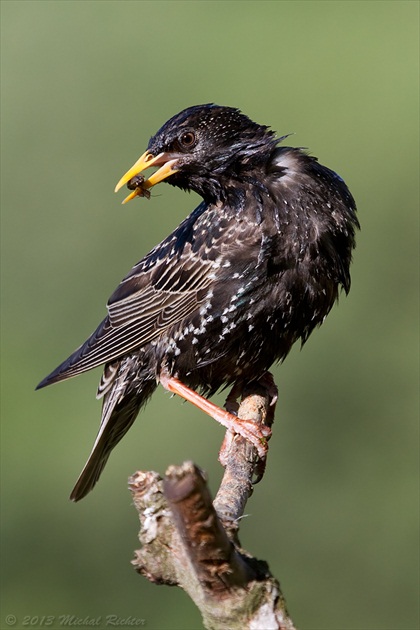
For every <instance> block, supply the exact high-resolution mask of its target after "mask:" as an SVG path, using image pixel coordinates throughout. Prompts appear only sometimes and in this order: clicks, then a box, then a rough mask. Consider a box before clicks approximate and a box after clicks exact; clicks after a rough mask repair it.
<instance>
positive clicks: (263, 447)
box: [159, 368, 271, 458]
mask: <svg viewBox="0 0 420 630" xmlns="http://www.w3.org/2000/svg"><path fill="white" fill-rule="evenodd" d="M159 381H160V383H161V384H162V386H163V387H164V388H165V389H166V390H168V391H169V392H172V393H173V394H178V396H181V397H182V398H184V399H185V400H188V402H190V403H192V404H193V405H195V406H196V407H198V408H199V409H201V410H202V411H204V413H207V414H208V415H209V416H211V417H212V418H214V419H215V420H217V422H219V423H220V424H221V425H223V426H224V427H226V429H228V430H229V431H231V432H232V433H239V435H242V437H244V438H245V439H246V440H248V441H249V442H251V443H252V444H253V445H254V446H255V448H256V449H257V451H258V455H259V456H260V457H261V458H264V457H265V456H266V454H267V450H268V445H267V439H268V438H269V437H270V435H271V429H270V428H269V427H267V426H264V425H258V426H257V425H256V424H255V422H252V420H245V419H242V418H237V417H236V416H234V415H233V414H232V413H229V412H228V411H225V410H224V409H221V408H220V407H218V406H217V405H215V404H214V403H212V402H210V400H207V399H206V398H203V396H200V394H197V392H195V391H194V390H193V389H190V388H189V387H187V386H186V385H184V383H182V382H181V381H180V380H179V379H178V378H176V377H175V376H170V374H169V373H168V371H167V369H166V368H163V369H162V370H161V373H160V376H159Z"/></svg>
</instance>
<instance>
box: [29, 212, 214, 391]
mask: <svg viewBox="0 0 420 630" xmlns="http://www.w3.org/2000/svg"><path fill="white" fill-rule="evenodd" d="M197 210H198V209H197ZM193 214H194V213H193ZM192 217H193V215H191V216H190V217H189V219H191V218H192ZM186 221H187V220H185V221H184V222H183V223H181V225H180V226H179V228H177V230H176V231H175V232H174V233H173V234H172V235H171V236H169V237H168V238H167V239H166V240H165V241H163V242H162V243H161V244H160V245H158V246H157V247H155V248H154V249H153V250H152V251H151V252H150V253H149V254H148V255H147V256H146V257H145V258H143V259H142V260H141V261H140V262H139V263H138V264H137V265H135V267H133V269H132V270H131V272H130V273H129V274H128V275H127V276H126V278H124V280H123V281H122V282H121V284H120V285H119V287H118V288H117V290H116V291H115V292H114V293H113V295H112V296H111V298H110V299H109V302H108V317H106V318H105V319H104V321H103V322H102V323H101V324H100V325H99V326H98V328H97V329H96V331H95V332H94V333H93V334H92V335H91V336H90V337H89V339H88V340H87V341H86V342H85V343H84V344H83V345H82V346H80V348H78V349H77V350H76V351H75V352H74V353H73V354H72V355H71V356H70V357H69V358H68V359H67V360H66V361H64V362H63V363H62V364H61V365H59V366H58V367H57V368H56V369H55V370H54V371H53V372H52V373H51V374H50V375H49V376H47V377H46V378H45V379H44V380H43V381H42V382H41V383H40V384H39V385H38V389H39V388H41V387H45V386H46V385H49V384H50V383H54V382H57V381H61V380H64V379H67V378H70V377H72V376H76V375H77V374H80V373H82V372H85V371H87V370H90V369H92V368H94V367H97V366H99V365H101V364H104V363H107V362H110V361H113V360H114V359H116V358H118V357H121V356H122V355H124V354H126V353H128V352H130V351H131V350H133V349H135V348H138V347H141V346H144V345H145V344H146V343H148V342H150V341H152V340H153V339H155V338H156V337H158V336H159V335H160V334H161V333H162V332H163V331H165V330H167V329H168V328H170V327H171V326H173V325H174V324H176V323H178V322H181V321H182V320H183V319H184V318H185V317H186V316H188V315H189V314H191V313H192V312H193V311H194V310H195V309H196V308H197V306H198V304H199V303H200V302H201V301H202V300H204V299H205V296H206V294H207V293H208V291H209V289H210V287H211V285H212V283H213V282H214V278H215V275H214V274H215V270H216V269H218V268H219V267H220V266H221V264H222V263H221V262H220V247H219V244H218V243H217V241H218V239H217V238H216V239H214V238H212V240H211V241H210V242H209V243H208V245H206V247H205V248H204V250H205V253H204V254H203V248H202V246H201V244H200V242H199V241H200V240H202V239H205V238H206V234H205V232H204V231H203V232H202V235H201V237H199V236H197V235H195V237H194V239H191V234H189V237H188V234H186V228H187V226H186ZM190 224H191V221H190ZM190 227H191V225H190ZM198 252H200V253H198Z"/></svg>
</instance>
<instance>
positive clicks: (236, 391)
mask: <svg viewBox="0 0 420 630" xmlns="http://www.w3.org/2000/svg"><path fill="white" fill-rule="evenodd" d="M258 383H260V384H261V385H262V386H263V387H264V388H265V389H266V390H267V394H268V396H269V401H270V402H269V405H270V407H275V405H276V402H277V398H278V389H277V385H276V384H275V382H274V378H273V375H272V374H271V372H265V373H264V374H263V375H262V376H261V377H260V378H259V379H258ZM243 389H244V387H243V383H241V382H239V381H237V382H236V383H235V384H234V386H233V387H232V389H231V390H230V392H229V394H228V396H227V398H226V401H225V407H226V409H227V410H228V411H229V412H230V413H234V414H235V415H236V414H237V412H238V409H239V403H238V398H239V397H240V396H241V395H242V393H243ZM272 414H274V410H273V411H272ZM263 426H264V425H263ZM270 426H271V424H270ZM234 437H235V434H234V433H232V431H229V430H228V431H226V433H225V437H224V439H223V442H222V446H221V447H220V451H219V462H220V463H221V464H222V466H224V467H226V463H227V460H228V456H229V451H230V449H231V447H232V443H233V439H234ZM259 468H260V473H261V474H258V475H257V479H256V481H255V483H257V481H258V480H259V479H258V477H259V478H261V477H262V476H263V474H264V469H265V457H264V458H261V457H260V462H259Z"/></svg>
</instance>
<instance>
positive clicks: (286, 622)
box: [129, 373, 294, 630]
mask: <svg viewBox="0 0 420 630" xmlns="http://www.w3.org/2000/svg"><path fill="white" fill-rule="evenodd" d="M276 400H277V390H276V388H275V385H274V381H273V379H272V376H271V374H268V373H267V374H266V375H265V377H263V379H261V380H260V381H259V382H257V383H252V384H250V385H249V386H248V387H247V388H246V390H245V391H244V392H243V393H242V402H241V405H240V406H239V410H238V417H240V418H244V419H252V420H253V421H254V422H256V423H264V424H266V425H268V426H271V424H272V422H273V419H274V409H275V403H276ZM227 404H228V405H229V406H230V407H231V408H232V406H233V405H234V402H233V397H232V396H229V398H228V400H227ZM220 457H221V461H222V462H223V465H224V466H225V473H224V476H223V480H222V482H221V485H220V488H219V491H218V493H217V495H216V498H215V500H214V503H212V500H211V496H210V492H209V490H208V487H207V484H206V478H205V474H204V473H203V472H202V471H201V470H200V469H199V468H198V467H197V466H196V465H195V464H193V463H192V462H185V463H184V464H182V466H170V467H169V468H168V470H167V471H166V475H165V478H164V479H163V480H162V479H161V477H159V475H158V474H157V473H154V472H137V473H135V474H134V475H133V476H132V477H131V478H130V481H129V486H130V490H131V492H132V494H133V499H134V504H135V507H136V509H137V511H138V513H139V518H140V522H141V530H140V533H139V539H140V542H141V543H142V548H141V550H139V551H137V552H136V557H135V559H134V560H133V564H134V566H135V567H136V570H137V571H138V572H139V573H141V574H142V575H144V576H145V577H147V579H148V580H150V581H151V582H155V583H158V584H169V585H177V586H180V587H181V588H183V589H184V590H185V591H186V592H187V593H188V594H189V596H190V597H191V599H192V600H193V601H194V603H195V604H196V606H197V607H198V608H199V610H200V612H201V614H202V617H203V623H204V625H205V627H206V628H208V629H211V630H221V629H224V628H226V629H227V628H229V630H235V629H238V630H243V629H244V628H252V629H253V630H258V629H261V630H268V629H279V630H294V625H293V622H292V620H291V619H290V617H289V615H288V612H287V609H286V604H285V600H284V598H283V595H282V593H281V590H280V585H279V583H278V581H277V580H276V579H275V578H274V577H273V576H272V575H271V573H270V571H269V569H268V565H267V564H266V563H265V562H264V561H260V560H257V559H256V558H254V557H252V556H251V555H250V554H249V553H247V552H246V551H245V550H243V549H242V548H241V546H240V543H239V539H238V530H239V519H240V517H241V516H242V515H243V513H244V509H245V505H246V502H247V500H248V498H249V497H250V496H251V494H252V491H253V484H255V483H256V482H257V481H259V480H260V479H261V478H262V476H263V474H264V465H263V464H264V462H261V461H260V460H259V458H258V455H257V451H256V449H255V447H253V446H252V445H251V444H250V443H249V442H247V441H246V440H245V439H244V438H242V437H241V436H239V435H235V436H233V435H232V434H231V433H229V432H227V434H226V437H225V441H224V444H223V446H222V449H221V454H220ZM253 479H254V481H253Z"/></svg>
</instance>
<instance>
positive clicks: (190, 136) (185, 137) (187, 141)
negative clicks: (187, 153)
mask: <svg viewBox="0 0 420 630" xmlns="http://www.w3.org/2000/svg"><path fill="white" fill-rule="evenodd" d="M179 142H180V144H181V146H182V147H184V148H185V149H190V148H191V147H192V146H193V145H194V144H195V133H193V132H192V131H186V132H185V133H183V134H182V135H181V136H180V137H179Z"/></svg>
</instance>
